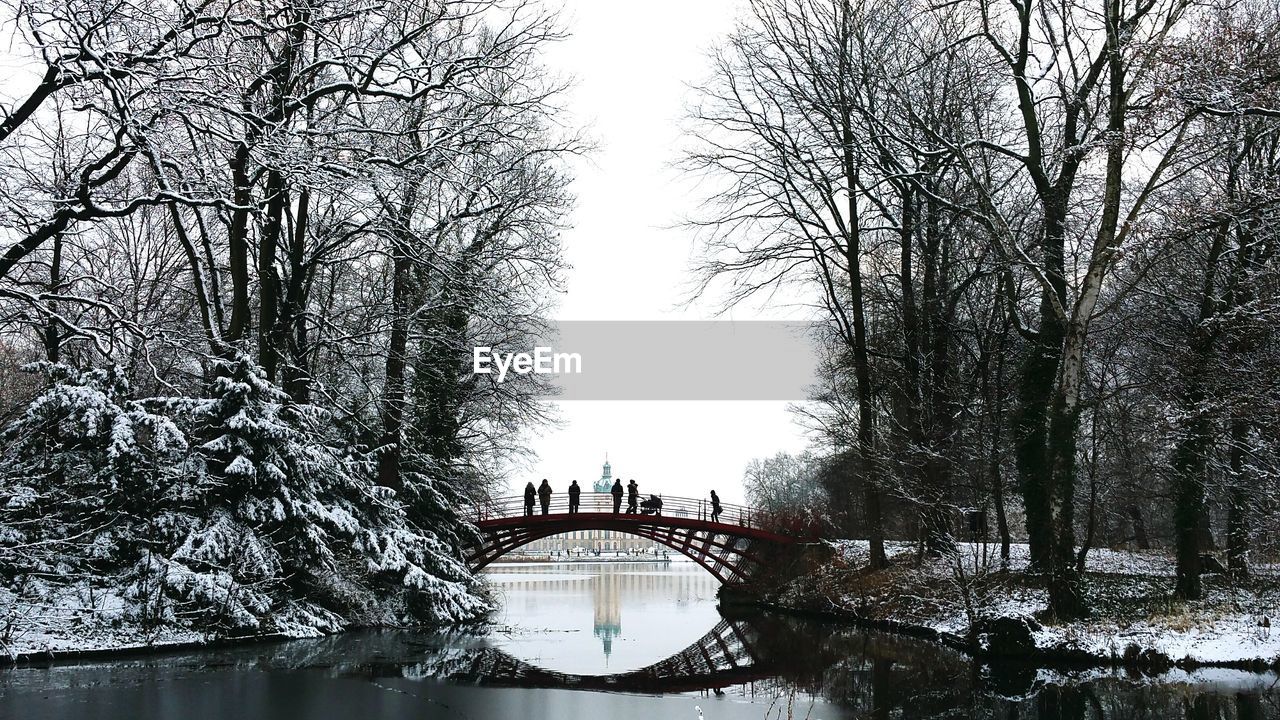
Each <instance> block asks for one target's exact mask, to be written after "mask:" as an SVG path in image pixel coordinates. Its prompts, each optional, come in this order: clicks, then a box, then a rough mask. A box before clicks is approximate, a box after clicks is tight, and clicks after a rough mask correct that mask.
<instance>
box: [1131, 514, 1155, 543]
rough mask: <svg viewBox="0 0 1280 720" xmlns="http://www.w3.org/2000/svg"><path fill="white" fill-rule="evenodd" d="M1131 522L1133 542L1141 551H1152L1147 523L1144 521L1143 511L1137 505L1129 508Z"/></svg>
mask: <svg viewBox="0 0 1280 720" xmlns="http://www.w3.org/2000/svg"><path fill="white" fill-rule="evenodd" d="M1129 520H1130V522H1132V523H1133V542H1134V544H1135V545H1137V547H1138V549H1139V550H1150V549H1151V541H1150V540H1148V539H1147V523H1146V522H1145V521H1144V520H1143V519H1142V510H1141V509H1139V508H1138V506H1137V505H1130V506H1129Z"/></svg>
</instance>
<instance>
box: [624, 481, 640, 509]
mask: <svg viewBox="0 0 1280 720" xmlns="http://www.w3.org/2000/svg"><path fill="white" fill-rule="evenodd" d="M639 505H640V486H639V485H637V484H636V479H635V478H631V481H630V482H628V483H627V512H628V513H633V514H634V513H635V512H636V510H637V509H638V507H639Z"/></svg>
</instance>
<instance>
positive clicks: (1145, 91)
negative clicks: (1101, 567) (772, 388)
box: [684, 0, 1280, 618]
mask: <svg viewBox="0 0 1280 720" xmlns="http://www.w3.org/2000/svg"><path fill="white" fill-rule="evenodd" d="M748 5H749V11H748V12H747V13H746V16H745V17H744V18H743V19H741V20H740V22H739V23H738V25H737V26H736V28H735V30H734V32H733V33H732V34H731V36H730V37H729V38H728V40H727V41H726V42H725V43H724V44H723V45H722V46H720V47H719V48H717V49H716V50H715V52H714V53H713V54H712V71H711V74H710V77H709V78H708V79H707V80H706V81H705V82H704V83H703V84H702V85H701V86H700V87H699V88H698V97H697V100H696V101H695V103H694V104H693V105H692V107H691V108H690V125H691V128H692V129H693V131H694V132H695V133H696V135H697V138H696V141H695V142H694V143H692V144H691V146H690V148H689V149H688V151H687V153H686V155H685V158H684V166H685V168H686V169H687V170H688V171H689V172H690V173H693V174H694V175H696V176H698V177H699V178H702V179H703V180H704V182H706V183H707V186H708V187H710V188H712V189H711V190H710V191H709V192H708V193H707V194H706V196H705V199H706V204H705V206H704V212H703V213H702V214H700V215H699V216H697V217H694V218H693V219H692V220H691V221H690V225H691V226H692V227H693V228H694V229H696V230H698V231H699V233H700V236H701V238H702V245H701V246H702V249H703V255H702V261H701V265H700V271H701V277H702V282H703V289H704V291H706V292H713V291H716V290H720V289H723V288H726V287H727V288H728V295H727V300H728V303H729V304H730V305H732V304H736V303H740V302H745V301H748V300H751V299H752V298H755V297H757V296H763V295H762V293H772V292H775V291H776V290H778V289H779V288H781V287H791V288H799V289H800V292H802V293H803V292H808V291H809V290H808V289H809V288H812V287H816V288H818V289H819V291H820V292H819V297H820V302H819V303H818V313H819V315H820V317H821V318H823V326H824V327H825V328H827V337H826V338H825V342H826V345H827V347H828V348H829V361H828V363H827V367H826V371H825V380H824V383H823V385H824V387H822V388H820V389H819V391H818V393H817V397H816V398H815V399H816V400H817V401H818V402H816V403H814V404H812V405H810V406H808V407H807V408H806V409H804V410H803V411H802V413H803V415H804V416H805V420H806V421H807V422H809V423H811V424H812V426H813V427H814V429H815V431H816V433H817V435H818V437H819V438H820V440H819V441H818V443H817V444H818V450H819V453H820V455H822V456H824V457H822V458H812V457H809V458H799V459H796V458H788V457H781V458H776V459H773V460H771V461H768V462H766V463H764V464H763V465H762V466H756V467H753V469H750V470H749V472H748V490H749V496H751V497H754V498H755V499H757V500H759V499H766V498H769V497H771V494H773V495H776V494H777V490H778V486H784V487H796V486H797V485H799V486H804V485H805V483H806V482H807V483H808V484H809V485H814V484H816V485H818V486H820V487H821V488H822V489H823V493H822V500H821V502H818V503H813V502H811V501H810V502H807V503H806V501H805V500H804V498H810V497H811V493H810V492H808V491H797V493H796V494H797V495H798V496H799V498H800V499H799V500H794V502H797V503H798V504H799V505H800V506H801V507H802V509H810V510H813V509H815V508H816V509H817V510H818V513H817V514H822V515H825V516H826V518H825V519H826V520H827V521H829V522H831V523H833V524H834V525H835V526H836V527H839V528H841V529H842V530H844V532H845V534H846V535H847V536H849V537H869V538H870V545H871V553H870V563H871V566H872V567H873V568H878V567H883V566H884V564H885V561H886V558H885V551H884V540H885V538H886V537H891V538H899V539H917V540H918V541H919V542H920V543H921V547H922V549H923V551H924V552H926V553H931V554H944V553H947V552H949V551H950V548H951V547H952V546H953V543H954V542H955V536H956V534H957V531H958V528H959V527H960V526H961V523H962V522H963V518H964V513H965V511H980V512H984V513H987V516H988V517H991V518H993V535H994V536H995V537H996V538H998V539H999V541H1000V542H1001V543H1002V545H1003V554H1004V557H1005V559H1006V561H1007V559H1008V555H1009V549H1008V548H1009V544H1010V542H1011V536H1013V535H1015V534H1018V535H1021V534H1022V532H1021V531H1022V530H1023V528H1025V537H1026V539H1027V541H1028V542H1029V543H1030V554H1031V565H1032V569H1033V570H1034V571H1036V572H1038V573H1041V574H1043V575H1044V576H1045V577H1046V578H1047V586H1048V590H1049V604H1050V608H1051V610H1052V611H1053V613H1054V614H1056V615H1057V616H1059V617H1063V618H1071V617H1076V616H1079V615H1082V614H1084V613H1085V612H1087V609H1088V608H1087V607H1086V602H1085V598H1084V595H1083V593H1082V581H1081V574H1082V573H1083V571H1084V563H1085V557H1086V555H1087V553H1088V552H1089V550H1090V548H1092V547H1096V546H1099V545H1112V546H1116V545H1123V544H1126V543H1127V544H1129V545H1130V546H1131V547H1137V548H1144V549H1145V548H1146V547H1148V546H1149V545H1151V544H1157V543H1159V544H1164V545H1167V546H1172V547H1174V548H1175V549H1176V555H1177V576H1178V580H1177V594H1178V595H1180V596H1181V597H1183V598H1196V597H1198V596H1199V594H1200V592H1201V588H1200V576H1201V573H1202V570H1203V568H1202V567H1201V563H1202V558H1203V557H1204V556H1205V555H1206V553H1209V552H1211V551H1216V550H1219V549H1222V548H1225V561H1226V564H1227V565H1228V566H1229V569H1230V571H1231V572H1232V573H1234V574H1235V575H1236V576H1238V577H1242V576H1244V575H1246V574H1247V573H1248V572H1249V559H1250V554H1251V553H1256V552H1265V553H1267V554H1269V555H1272V556H1274V553H1275V552H1276V550H1277V547H1276V542H1275V538H1276V537H1277V530H1278V529H1280V513H1278V512H1277V501H1278V499H1280V495H1278V494H1277V490H1280V484H1278V481H1277V471H1278V470H1280V464H1278V463H1280V456H1278V455H1277V451H1280V445H1278V444H1277V443H1278V441H1280V436H1278V435H1277V433H1278V431H1280V416H1278V414H1277V413H1278V411H1280V394H1278V390H1280V344H1278V343H1277V338H1276V330H1275V329H1276V323H1277V320H1280V294H1278V293H1277V283H1276V279H1277V275H1276V269H1277V268H1276V243H1277V235H1276V220H1277V213H1278V211H1280V206H1278V205H1277V200H1280V183H1278V180H1280V146H1278V144H1277V132H1278V131H1280V34H1278V33H1280V7H1278V6H1277V5H1276V4H1275V3H1274V2H1268V1H1266V0H1258V1H1254V0H1244V1H1243V2H1229V1H1227V0H1222V1H1220V2H1219V1H1216V0H1215V1H1211V2H1205V3H1192V2H1186V1H1184V0H1102V1H1100V2H1084V1H1081V0H1064V1H1063V2H1038V1H1033V0H1025V1H1024V0H1014V2H991V1H989V0H960V1H959V2H951V3H943V4H934V3H921V2H905V3H899V2H879V1H878V0H869V1H866V2H854V1H852V0H836V1H835V2H831V1H828V0H750V2H749V3H748ZM795 464H800V465H803V466H805V468H802V469H801V470H797V469H796V468H795V467H794V465H795ZM806 468H807V469H806ZM797 472H799V473H800V475H801V477H802V479H803V481H798V480H796V477H795V476H796V473H797ZM762 473H763V477H764V478H766V482H764V485H765V486H770V484H771V483H772V486H770V487H765V488H764V490H761V483H760V481H759V478H760V477H761V476H762ZM753 476H754V477H755V484H756V488H757V489H756V491H755V492H754V493H751V486H752V482H753ZM824 502H825V503H829V508H827V509H826V511H825V512H823V511H822V509H821V504H822V503H824ZM966 539H967V538H966Z"/></svg>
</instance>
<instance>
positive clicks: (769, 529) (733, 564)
mask: <svg viewBox="0 0 1280 720" xmlns="http://www.w3.org/2000/svg"><path fill="white" fill-rule="evenodd" d="M646 497H647V496H646ZM720 508H721V512H720V514H719V516H717V517H716V518H715V519H712V517H711V503H710V502H709V501H707V500H701V499H695V498H682V497H671V496H662V509H661V510H659V511H656V512H647V511H641V510H637V511H636V512H634V513H631V512H628V511H627V509H626V503H625V502H624V503H623V507H622V509H621V510H620V511H619V512H616V513H615V512H614V510H613V496H612V495H610V494H609V493H582V495H581V503H580V505H579V507H578V510H577V511H576V512H572V513H571V512H569V497H568V495H566V494H564V493H557V494H556V495H553V496H552V498H551V503H550V505H549V507H548V509H547V512H546V514H543V512H542V506H541V504H535V505H534V508H533V514H531V515H530V514H527V513H526V509H525V504H524V498H523V497H520V496H516V497H505V498H497V499H495V500H492V501H490V502H487V503H485V504H483V505H480V506H479V507H477V509H476V518H475V522H476V527H477V528H479V530H480V537H481V540H480V544H479V545H478V546H475V547H471V548H468V550H467V560H468V562H469V563H470V565H471V569H472V570H480V569H481V568H483V567H484V566H486V565H488V564H489V563H491V562H493V561H495V560H497V559H498V558H500V557H502V556H503V555H506V554H507V553H509V552H511V551H512V550H515V549H517V548H519V547H522V546H524V545H527V544H529V543H531V542H533V541H535V540H541V539H542V538H545V537H550V536H552V535H559V534H561V533H569V532H576V531H579V530H612V531H616V532H623V533H629V534H631V535H636V536H639V537H642V538H647V539H649V540H653V541H654V542H657V543H660V544H662V545H665V546H667V547H669V548H671V549H672V550H675V551H676V552H679V553H681V554H683V555H685V556H687V557H689V558H690V559H692V560H693V561H694V562H696V563H698V564H699V565H701V566H702V567H703V568H705V569H706V570H707V572H709V573H711V574H712V575H714V576H715V577H716V579H718V580H719V581H720V582H722V583H726V584H746V583H748V582H750V581H751V579H752V578H753V576H755V575H756V574H757V573H758V572H759V570H760V569H761V568H763V567H764V566H765V564H766V563H767V562H768V561H769V558H771V557H773V556H774V554H775V553H774V551H776V550H777V549H779V548H784V547H787V546H790V545H794V544H795V543H797V542H803V541H807V540H811V539H813V538H814V537H815V534H814V533H813V532H811V531H810V530H809V529H808V528H807V527H805V526H804V525H803V524H800V523H796V522H793V521H788V520H786V519H784V518H781V517H779V516H776V515H772V514H770V513H765V512H761V511H759V510H753V509H752V508H749V507H745V506H742V505H730V504H727V503H722V504H721V506H720Z"/></svg>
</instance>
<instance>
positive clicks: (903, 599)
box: [762, 541, 1280, 670]
mask: <svg viewBox="0 0 1280 720" xmlns="http://www.w3.org/2000/svg"><path fill="white" fill-rule="evenodd" d="M829 545H830V550H831V554H830V558H829V559H828V560H827V561H826V562H823V563H822V564H821V565H820V566H819V567H817V568H816V569H814V571H813V572H811V573H809V574H806V575H805V576H803V577H800V578H797V579H795V580H792V581H790V582H788V583H786V584H784V585H783V586H781V587H779V588H776V589H774V590H773V591H770V592H768V593H766V595H765V597H764V598H763V602H762V604H763V605H765V606H766V607H771V608H775V609H781V610H787V611H792V612H804V613H818V614H822V615H826V616H829V617H835V618H840V619H844V620H847V621H853V622H857V623H860V624H863V625H866V626H869V627H875V628H879V629H886V630H892V631H894V632H900V633H904V634H908V635H914V636H917V637H923V638H928V639H932V640H935V641H937V642H940V643H942V644H945V645H948V646H950V647H953V648H956V649H959V650H962V651H964V652H967V653H969V654H971V655H975V656H980V657H988V658H991V657H1005V658H1018V659H1023V660H1028V661H1032V662H1037V663H1044V664H1074V665H1107V666H1127V667H1135V668H1142V669H1148V670H1161V669H1167V668H1170V667H1174V666H1177V667H1181V668H1184V669H1186V668H1196V667H1232V668H1240V669H1264V668H1267V667H1272V668H1277V669H1280V628H1272V625H1274V624H1275V623H1276V622H1277V621H1278V620H1280V618H1277V614H1278V613H1280V572H1278V568H1277V567H1276V566H1274V565H1259V566H1257V567H1256V568H1255V572H1254V577H1252V578H1250V579H1249V580H1247V581H1242V582H1235V581H1232V580H1230V579H1229V578H1227V577H1225V576H1222V575H1206V576H1205V577H1204V598H1203V599H1202V600H1199V601H1194V602H1180V601H1175V600H1173V599H1172V593H1173V582H1174V574H1173V561H1172V560H1171V559H1170V558H1169V557H1167V556H1165V555H1163V554H1160V553H1156V552H1150V553H1133V552H1123V551H1113V550H1105V549H1099V550H1094V551H1092V552H1091V553H1090V554H1089V557H1088V560H1087V563H1086V576H1085V581H1086V593H1087V599H1088V602H1089V605H1090V606H1091V607H1092V608H1093V617H1091V618H1088V619H1085V620H1079V621H1072V622H1056V621H1053V620H1050V619H1048V618H1046V617H1045V614H1044V613H1043V609H1044V608H1045V606H1046V604H1047V598H1048V595H1047V591H1046V589H1045V587H1044V584H1043V581H1042V579H1041V578H1038V577H1036V576H1034V575H1029V574H1027V573H1026V567H1027V548H1026V546H1025V545H1015V546H1014V547H1013V548H1012V549H1011V550H1012V551H1011V557H1010V562H1009V565H1008V566H1007V568H1002V567H1001V564H1000V559H999V547H998V546H996V545H972V544H964V545H961V553H960V554H959V557H957V558H951V559H925V560H924V561H922V562H919V563H917V562H916V553H915V546H914V545H913V544H910V543H889V544H888V547H887V552H888V554H889V558H890V565H891V566H890V567H889V568H888V569H886V570H882V571H878V572H871V571H868V570H867V569H866V567H867V561H868V550H867V543H866V542H865V541H839V542H834V543H830V544H829Z"/></svg>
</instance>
